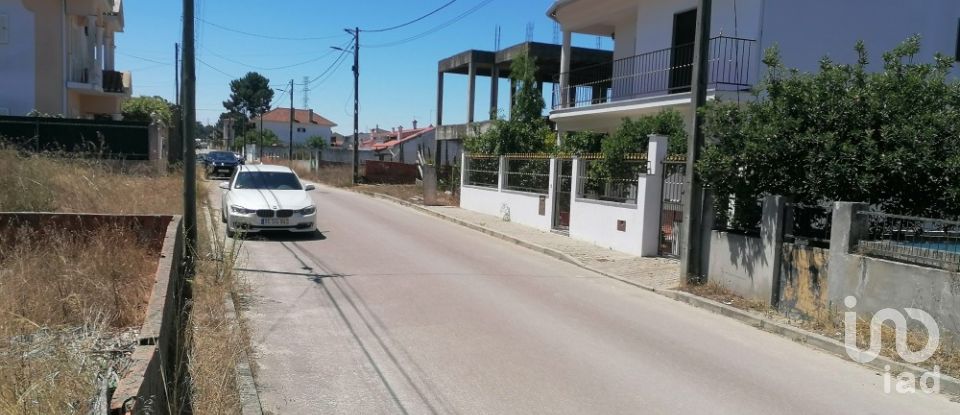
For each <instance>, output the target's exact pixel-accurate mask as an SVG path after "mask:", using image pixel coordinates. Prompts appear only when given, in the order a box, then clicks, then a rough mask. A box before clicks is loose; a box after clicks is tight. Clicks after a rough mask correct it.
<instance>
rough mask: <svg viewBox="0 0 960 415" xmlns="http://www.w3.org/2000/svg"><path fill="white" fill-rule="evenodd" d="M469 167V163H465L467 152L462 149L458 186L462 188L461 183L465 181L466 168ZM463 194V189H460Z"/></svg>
mask: <svg viewBox="0 0 960 415" xmlns="http://www.w3.org/2000/svg"><path fill="white" fill-rule="evenodd" d="M469 168H470V165H468V164H467V152H466V151H464V152H463V153H460V187H461V189H462V188H463V185H465V184H466V183H467V169H469ZM460 193H461V194H463V190H461V191H460Z"/></svg>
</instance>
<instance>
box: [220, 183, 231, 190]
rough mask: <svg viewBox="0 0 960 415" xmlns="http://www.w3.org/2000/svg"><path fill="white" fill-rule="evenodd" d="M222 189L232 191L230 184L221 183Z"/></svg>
mask: <svg viewBox="0 0 960 415" xmlns="http://www.w3.org/2000/svg"><path fill="white" fill-rule="evenodd" d="M220 188H221V189H223V190H230V182H222V183H220Z"/></svg>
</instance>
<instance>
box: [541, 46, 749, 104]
mask: <svg viewBox="0 0 960 415" xmlns="http://www.w3.org/2000/svg"><path fill="white" fill-rule="evenodd" d="M755 44H756V41H754V40H750V39H741V38H734V37H727V36H719V37H715V38H712V39H710V44H709V46H708V47H709V53H710V54H709V58H708V61H709V65H708V67H707V71H708V72H707V74H708V82H709V84H710V85H711V86H712V87H714V88H718V89H719V88H721V87H725V88H729V89H733V90H741V89H746V88H749V87H750V86H751V83H752V79H751V78H750V76H751V71H750V70H751V65H752V63H753V59H754V56H755V53H756V52H755V51H754V48H755ZM693 55H694V44H692V43H690V44H685V45H679V46H674V47H671V48H666V49H660V50H656V51H652V52H647V53H643V54H640V55H636V56H631V57H629V58H623V59H617V60H614V61H612V62H610V63H602V64H599V65H593V66H589V67H585V68H581V69H577V70H574V71H570V72H569V73H568V74H567V75H569V81H568V82H569V86H567V87H565V88H561V87H560V76H557V77H556V78H554V85H553V109H561V108H575V107H585V106H590V105H596V104H603V103H607V102H612V101H622V100H628V99H635V98H643V97H648V96H656V95H665V94H676V93H681V92H688V91H690V86H691V83H692V80H693Z"/></svg>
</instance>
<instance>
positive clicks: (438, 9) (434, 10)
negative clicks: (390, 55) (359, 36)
mask: <svg viewBox="0 0 960 415" xmlns="http://www.w3.org/2000/svg"><path fill="white" fill-rule="evenodd" d="M456 2H457V0H450V1H448V2H447V3H445V4H444V5H442V6H440V7H438V8H436V9H433V11H431V12H429V13H427V14H425V15H423V16H420V17H418V18H416V19H413V20H410V21H408V22H406V23H401V24H398V25H396V26H390V27H385V28H382V29H361V30H360V31H361V32H367V33H382V32H389V31H391V30H396V29H399V28H402V27H406V26H410V25H412V24H414V23H416V22H419V21H421V20H423V19H426V18H428V17H430V16H432V15H434V14H436V13H437V12H439V11H440V10H443V9H446V8H447V7H449V6H450V5H452V4H453V3H456Z"/></svg>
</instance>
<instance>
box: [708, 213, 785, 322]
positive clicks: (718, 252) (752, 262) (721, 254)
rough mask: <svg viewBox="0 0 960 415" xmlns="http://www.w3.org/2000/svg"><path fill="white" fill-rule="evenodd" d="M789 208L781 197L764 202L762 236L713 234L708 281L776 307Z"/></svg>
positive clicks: (721, 232) (761, 223) (720, 232)
mask: <svg viewBox="0 0 960 415" xmlns="http://www.w3.org/2000/svg"><path fill="white" fill-rule="evenodd" d="M786 204H787V201H786V199H785V198H784V197H782V196H768V197H766V198H765V199H764V201H763V216H762V219H761V222H760V236H748V235H741V234H735V233H730V232H723V231H712V232H711V237H710V249H709V252H710V262H709V266H708V269H707V281H713V282H717V283H719V284H720V285H722V286H724V287H725V288H727V289H729V290H731V291H733V292H734V293H736V294H738V295H740V296H742V297H744V298H749V299H753V300H757V301H761V302H763V303H764V304H776V302H777V299H778V298H779V279H780V260H781V253H780V250H781V244H782V243H783V226H784V216H785V211H786Z"/></svg>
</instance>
